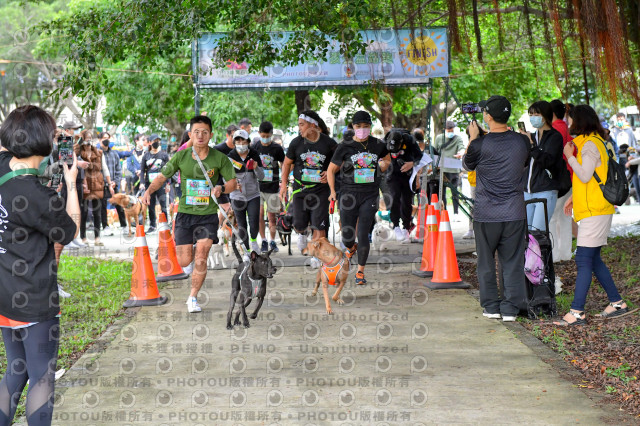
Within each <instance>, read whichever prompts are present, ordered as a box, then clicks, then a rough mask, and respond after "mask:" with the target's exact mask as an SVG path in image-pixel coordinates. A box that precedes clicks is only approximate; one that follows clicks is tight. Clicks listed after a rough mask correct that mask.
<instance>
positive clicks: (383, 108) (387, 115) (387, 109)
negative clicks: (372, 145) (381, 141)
mask: <svg viewBox="0 0 640 426" xmlns="http://www.w3.org/2000/svg"><path fill="white" fill-rule="evenodd" d="M382 90H383V91H384V92H385V93H386V94H387V95H388V96H389V98H388V99H387V98H385V100H384V101H376V103H377V104H378V107H379V108H380V123H381V124H382V128H383V129H384V132H385V133H387V132H388V131H389V130H390V129H391V126H392V125H393V119H394V113H393V87H389V86H385V87H383V88H382Z"/></svg>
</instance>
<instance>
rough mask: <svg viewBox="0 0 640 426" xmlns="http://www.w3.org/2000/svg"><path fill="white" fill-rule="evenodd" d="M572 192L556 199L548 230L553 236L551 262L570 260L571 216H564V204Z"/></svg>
mask: <svg viewBox="0 0 640 426" xmlns="http://www.w3.org/2000/svg"><path fill="white" fill-rule="evenodd" d="M572 192H573V191H572V190H569V192H567V193H566V194H564V196H563V197H561V198H558V202H557V203H556V208H555V210H554V211H553V215H552V216H551V221H549V228H550V231H551V234H552V235H553V261H554V262H561V261H565V260H571V241H572V238H573V234H572V233H571V216H567V215H565V214H564V203H565V202H566V201H567V200H568V199H569V197H571V194H572Z"/></svg>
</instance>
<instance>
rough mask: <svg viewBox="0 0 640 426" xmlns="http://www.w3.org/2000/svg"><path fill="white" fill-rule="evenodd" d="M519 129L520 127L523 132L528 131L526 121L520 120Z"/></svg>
mask: <svg viewBox="0 0 640 426" xmlns="http://www.w3.org/2000/svg"><path fill="white" fill-rule="evenodd" d="M518 129H520V130H521V131H523V132H526V131H527V128H526V127H525V126H524V121H518Z"/></svg>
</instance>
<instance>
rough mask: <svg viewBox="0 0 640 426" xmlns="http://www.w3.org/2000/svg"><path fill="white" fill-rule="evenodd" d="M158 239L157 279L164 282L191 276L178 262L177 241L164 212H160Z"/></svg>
mask: <svg viewBox="0 0 640 426" xmlns="http://www.w3.org/2000/svg"><path fill="white" fill-rule="evenodd" d="M158 241H159V245H158V275H157V276H156V281H157V282H159V283H163V282H166V281H176V280H184V279H185V278H189V275H187V274H185V273H184V271H183V270H182V266H180V264H179V263H178V254H177V253H176V243H175V242H174V241H173V237H172V236H171V230H170V229H169V224H168V223H167V217H166V216H165V214H164V213H160V219H159V221H158Z"/></svg>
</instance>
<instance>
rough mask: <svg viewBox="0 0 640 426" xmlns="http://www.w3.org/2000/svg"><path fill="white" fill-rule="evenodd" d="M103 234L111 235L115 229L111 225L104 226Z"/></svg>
mask: <svg viewBox="0 0 640 426" xmlns="http://www.w3.org/2000/svg"><path fill="white" fill-rule="evenodd" d="M102 234H103V235H105V236H107V237H110V236H112V235H113V230H112V229H111V228H110V227H109V226H107V227H106V228H104V229H103V230H102Z"/></svg>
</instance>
